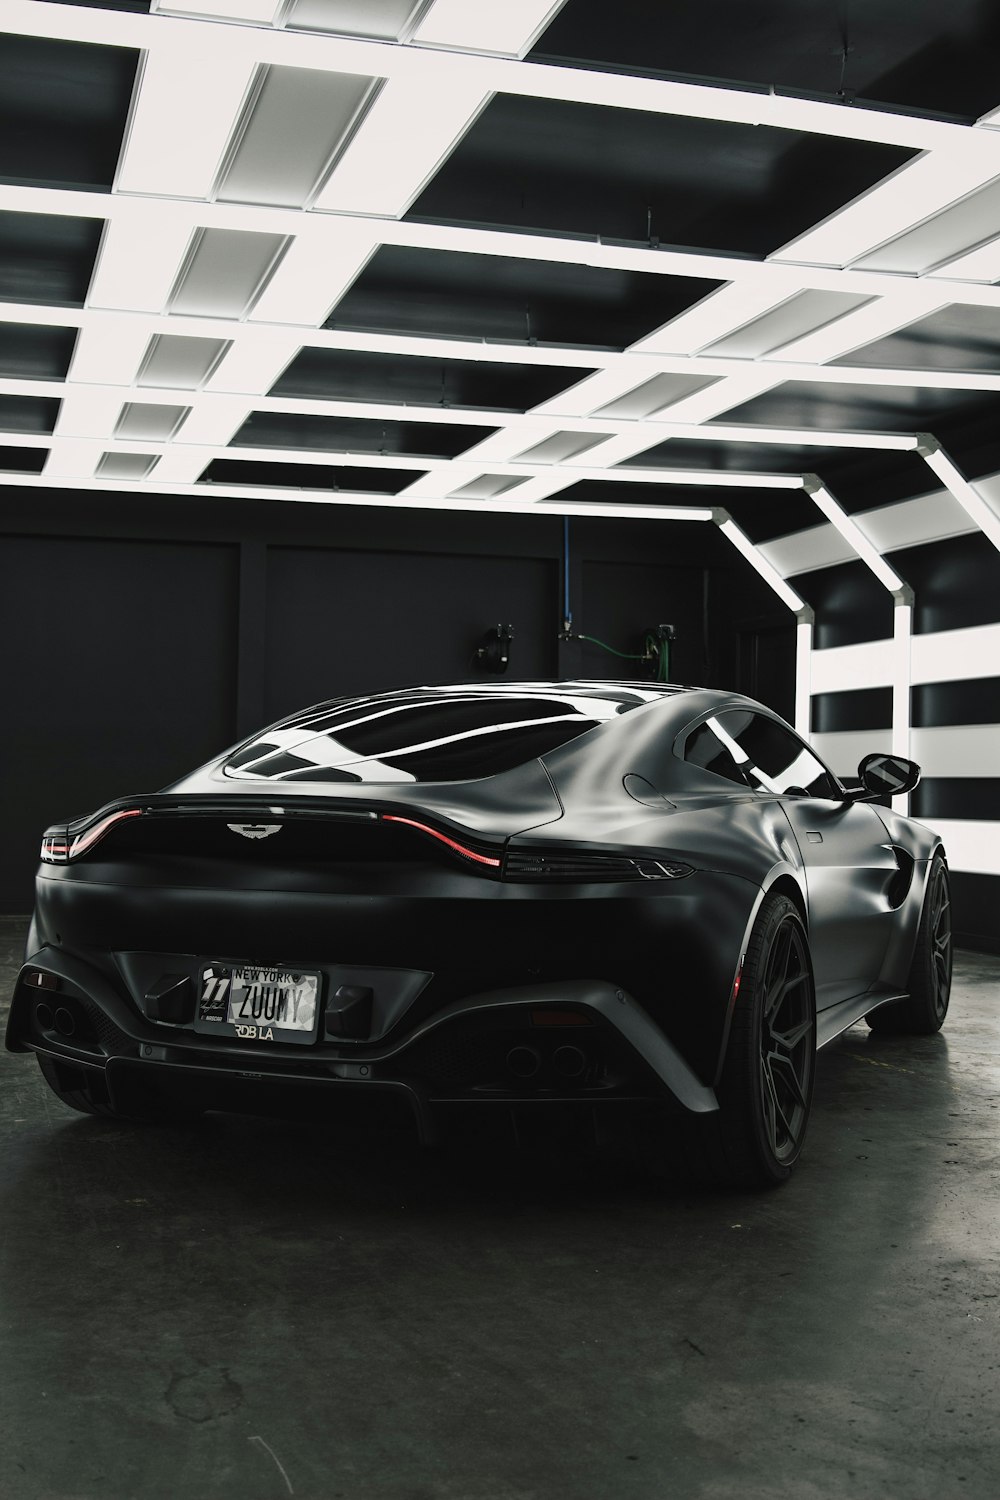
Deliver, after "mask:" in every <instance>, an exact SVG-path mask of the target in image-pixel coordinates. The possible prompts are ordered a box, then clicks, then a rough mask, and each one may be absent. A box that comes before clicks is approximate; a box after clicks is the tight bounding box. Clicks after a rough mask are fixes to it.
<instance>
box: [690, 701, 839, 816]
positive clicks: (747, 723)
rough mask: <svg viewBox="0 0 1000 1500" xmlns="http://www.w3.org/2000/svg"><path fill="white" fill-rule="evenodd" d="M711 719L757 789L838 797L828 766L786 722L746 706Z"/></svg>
mask: <svg viewBox="0 0 1000 1500" xmlns="http://www.w3.org/2000/svg"><path fill="white" fill-rule="evenodd" d="M707 722H708V723H709V724H710V725H711V726H712V728H713V731H714V732H715V734H716V735H717V736H718V738H719V739H720V740H721V741H722V742H723V744H725V745H726V746H727V748H728V749H729V751H730V754H731V755H732V757H733V759H734V760H735V761H736V763H737V765H738V767H739V769H740V771H741V772H742V773H743V775H744V776H745V777H746V779H747V781H748V782H749V783H750V784H751V785H752V786H753V787H755V788H756V790H757V791H761V792H778V793H783V792H789V791H798V790H801V791H804V792H806V793H808V795H809V796H810V797H827V798H830V799H836V798H837V797H838V791H837V787H836V785H835V783H834V781H833V778H832V777H831V775H830V773H829V771H828V770H827V769H826V767H825V766H824V765H823V764H822V763H821V762H820V761H818V760H817V759H816V757H815V755H814V754H813V753H812V751H811V750H810V749H809V747H808V745H806V744H804V743H803V741H802V740H800V739H799V737H798V735H796V734H793V733H792V731H791V730H790V729H786V728H785V726H784V725H783V724H778V723H777V722H776V721H775V720H774V719H769V718H766V717H765V715H763V714H755V713H751V712H750V711H749V710H744V709H728V710H726V711H725V712H724V713H721V714H718V715H716V716H715V717H714V718H712V719H709V720H708V721H707Z"/></svg>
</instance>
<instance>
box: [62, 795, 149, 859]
mask: <svg viewBox="0 0 1000 1500" xmlns="http://www.w3.org/2000/svg"><path fill="white" fill-rule="evenodd" d="M141 817H142V808H141V807H130V808H127V809H126V810H125V811H124V812H116V813H112V814H111V816H110V817H109V818H102V820H101V822H100V823H98V824H97V825H96V827H94V828H88V830H87V832H86V833H81V834H80V836H79V838H75V839H74V840H73V842H72V844H71V845H70V847H69V858H70V859H78V858H79V856H80V855H81V854H86V852H87V850H88V849H92V848H93V847H94V845H95V844H96V843H97V842H98V841H99V840H100V839H102V838H103V837H104V835H105V834H106V833H110V832H111V830H112V828H113V827H114V826H115V824H116V823H121V822H123V821H124V819H125V818H141Z"/></svg>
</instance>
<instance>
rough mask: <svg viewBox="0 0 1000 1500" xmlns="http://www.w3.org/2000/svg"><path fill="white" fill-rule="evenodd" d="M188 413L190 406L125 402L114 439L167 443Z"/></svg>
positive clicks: (151, 402)
mask: <svg viewBox="0 0 1000 1500" xmlns="http://www.w3.org/2000/svg"><path fill="white" fill-rule="evenodd" d="M190 411H191V408H190V406H167V405H165V404H161V403H159V402H153V401H126V402H125V404H124V406H123V407H122V409H121V412H120V414H119V417H118V421H117V422H116V423H115V437H119V438H127V439H128V440H129V441H131V442H154V443H169V441H170V439H171V438H172V437H173V436H174V435H175V433H177V432H178V431H179V429H180V427H181V425H182V423H183V422H184V419H185V417H186V416H188V414H189V413H190Z"/></svg>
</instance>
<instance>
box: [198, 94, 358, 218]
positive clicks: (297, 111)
mask: <svg viewBox="0 0 1000 1500" xmlns="http://www.w3.org/2000/svg"><path fill="white" fill-rule="evenodd" d="M379 83H380V81H379V80H377V79H374V78H367V77H356V76H353V75H351V74H345V73H327V72H320V71H314V70H311V69H308V68H279V67H268V68H262V69H261V70H260V71H259V73H258V74H257V77H256V78H255V79H254V84H253V88H252V89H251V92H250V95H249V97H248V99H247V102H246V105H245V107H244V110H243V114H242V115H241V117H240V119H239V121H238V122H237V124H236V129H235V131H234V132H233V137H232V140H231V142H230V145H229V149H228V151H227V153H226V159H225V161H224V163H223V165H222V168H221V170H220V173H219V181H218V187H217V189H216V192H215V196H216V197H217V198H218V199H219V200H220V201H221V202H223V203H260V204H269V205H272V206H275V207H285V208H302V207H304V206H305V205H306V204H307V203H309V202H310V201H311V200H312V198H313V196H314V194H315V193H316V192H317V190H318V189H319V187H320V186H321V185H322V183H323V181H324V179H325V178H326V176H327V174H328V173H329V171H330V170H331V168H332V167H333V166H334V164H335V163H336V161H337V159H338V157H339V156H340V155H341V153H342V152H343V151H344V150H345V148H346V147H347V145H348V144H349V142H350V140H351V138H352V136H353V134H354V132H355V130H356V129H357V127H358V126H359V124H360V123H361V121H362V119H363V118H364V115H365V113H366V111H367V110H368V108H369V107H370V105H371V102H372V100H373V99H374V98H375V96H376V94H377V92H378V88H379Z"/></svg>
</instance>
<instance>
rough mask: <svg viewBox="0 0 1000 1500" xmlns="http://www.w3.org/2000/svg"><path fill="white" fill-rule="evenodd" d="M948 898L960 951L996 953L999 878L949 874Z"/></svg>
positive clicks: (999, 941)
mask: <svg viewBox="0 0 1000 1500" xmlns="http://www.w3.org/2000/svg"><path fill="white" fill-rule="evenodd" d="M951 899H952V905H953V906H954V909H955V939H956V941H957V942H958V943H959V945H960V946H961V947H963V948H972V949H975V950H976V951H977V952H979V953H1000V928H998V924H997V913H998V912H1000V875H968V874H964V873H963V872H962V871H960V870H958V871H956V870H953V871H952V872H951Z"/></svg>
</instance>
